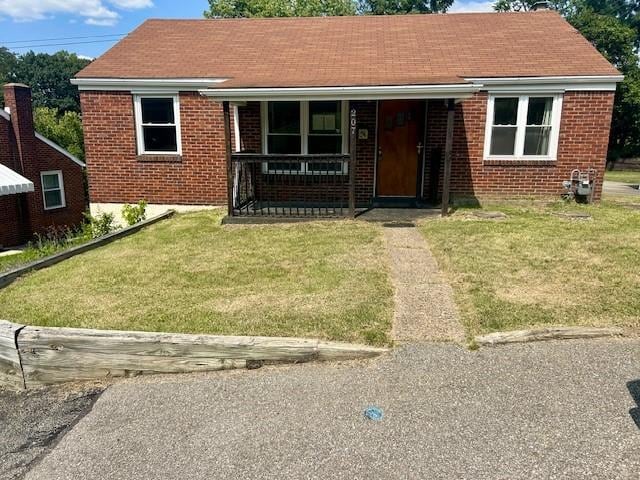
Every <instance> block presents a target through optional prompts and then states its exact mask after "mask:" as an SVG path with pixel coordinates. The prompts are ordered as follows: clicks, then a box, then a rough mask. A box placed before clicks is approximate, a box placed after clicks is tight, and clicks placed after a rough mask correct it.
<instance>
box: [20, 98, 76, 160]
mask: <svg viewBox="0 0 640 480" xmlns="http://www.w3.org/2000/svg"><path fill="white" fill-rule="evenodd" d="M33 123H34V126H35V129H36V131H37V132H38V133H40V134H41V135H44V136H45V137H47V138H48V139H49V140H52V141H54V142H56V143H57V144H58V145H60V146H61V147H63V148H65V149H67V150H68V151H69V152H70V153H71V154H72V155H75V156H76V157H78V158H79V159H80V160H84V135H83V133H82V120H81V119H80V115H79V114H78V113H77V112H73V111H67V112H64V113H62V114H61V113H60V112H59V110H58V109H56V108H49V107H37V108H35V109H34V112H33Z"/></svg>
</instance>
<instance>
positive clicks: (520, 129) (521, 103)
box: [484, 93, 563, 161]
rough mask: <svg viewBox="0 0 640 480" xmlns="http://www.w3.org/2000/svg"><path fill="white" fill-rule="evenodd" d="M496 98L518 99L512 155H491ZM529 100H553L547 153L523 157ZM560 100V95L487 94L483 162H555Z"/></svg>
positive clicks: (560, 109) (558, 137) (560, 113)
mask: <svg viewBox="0 0 640 480" xmlns="http://www.w3.org/2000/svg"><path fill="white" fill-rule="evenodd" d="M496 98H518V116H517V121H516V127H517V129H516V144H515V153H514V155H491V134H492V131H493V120H494V118H493V117H494V112H495V100H496ZM530 98H553V106H552V111H551V136H550V138H549V153H548V154H547V155H524V140H525V133H526V130H527V128H526V127H527V113H528V110H529V99H530ZM562 98H563V95H562V94H560V93H539V94H527V95H518V94H513V93H511V94H509V93H504V94H502V93H500V94H498V93H495V94H489V99H488V104H487V119H486V125H485V132H484V159H485V160H531V161H537V160H539V161H556V160H557V158H558V142H559V140H560V120H561V118H562Z"/></svg>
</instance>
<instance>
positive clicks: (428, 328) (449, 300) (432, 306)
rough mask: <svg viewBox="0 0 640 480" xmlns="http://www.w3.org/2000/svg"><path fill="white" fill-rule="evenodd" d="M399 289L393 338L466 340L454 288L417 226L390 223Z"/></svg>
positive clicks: (394, 278) (388, 233) (390, 251)
mask: <svg viewBox="0 0 640 480" xmlns="http://www.w3.org/2000/svg"><path fill="white" fill-rule="evenodd" d="M384 236H385V241H386V245H387V251H388V254H389V257H390V261H391V277H392V282H393V285H394V288H395V296H394V300H395V312H394V321H393V330H392V335H393V337H394V339H395V340H397V341H399V342H412V343H415V342H425V341H455V342H459V341H462V340H464V330H463V328H462V325H461V324H460V316H459V314H458V309H457V308H456V305H455V303H454V301H453V291H452V290H451V286H450V285H449V284H448V283H447V282H446V281H445V280H444V278H443V277H442V274H441V273H440V270H439V268H438V264H437V263H436V261H435V259H434V258H433V255H432V254H431V252H430V251H429V247H428V245H427V242H426V241H425V239H424V237H423V236H422V234H421V233H420V232H419V231H418V229H417V228H416V227H410V226H406V225H402V226H400V225H398V226H393V224H392V223H389V224H386V226H385V228H384Z"/></svg>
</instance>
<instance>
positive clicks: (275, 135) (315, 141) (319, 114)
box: [262, 100, 348, 175]
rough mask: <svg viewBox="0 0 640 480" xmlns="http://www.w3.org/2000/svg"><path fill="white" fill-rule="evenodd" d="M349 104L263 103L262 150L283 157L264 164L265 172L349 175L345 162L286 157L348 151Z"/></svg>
mask: <svg viewBox="0 0 640 480" xmlns="http://www.w3.org/2000/svg"><path fill="white" fill-rule="evenodd" d="M346 108H347V102H342V101H339V100H338V101H317V102H290V101H284V102H263V104H262V119H263V132H264V138H263V148H264V151H265V152H266V153H268V154H281V155H283V157H282V161H272V162H268V163H267V164H265V165H264V171H265V173H287V174H311V175H323V174H329V173H332V174H333V173H339V174H344V173H347V165H346V163H345V162H342V161H335V162H327V161H326V160H325V161H315V162H314V161H313V157H310V158H309V160H308V161H304V162H300V161H287V160H286V157H285V155H323V154H324V155H331V154H343V153H346V152H347V148H348V144H347V138H346V135H345V132H346V131H347V127H346V122H347V113H346Z"/></svg>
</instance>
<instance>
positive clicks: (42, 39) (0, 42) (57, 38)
mask: <svg viewBox="0 0 640 480" xmlns="http://www.w3.org/2000/svg"><path fill="white" fill-rule="evenodd" d="M123 35H126V33H111V34H109V35H86V36H80V37H52V38H33V39H31V40H12V41H11V42H2V41H0V45H13V44H16V43H34V42H37V43H39V42H51V41H54V40H79V39H87V38H104V37H122V36H123Z"/></svg>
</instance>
